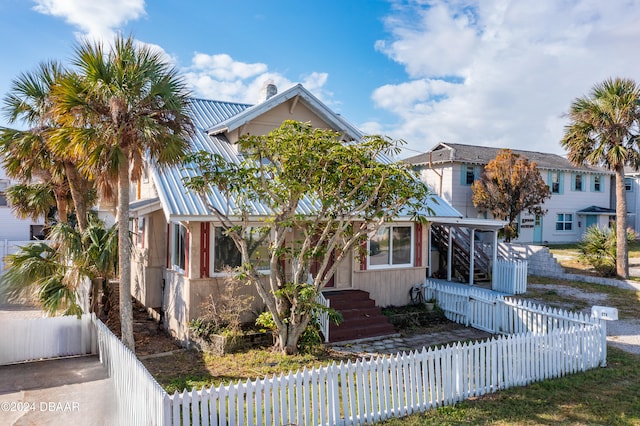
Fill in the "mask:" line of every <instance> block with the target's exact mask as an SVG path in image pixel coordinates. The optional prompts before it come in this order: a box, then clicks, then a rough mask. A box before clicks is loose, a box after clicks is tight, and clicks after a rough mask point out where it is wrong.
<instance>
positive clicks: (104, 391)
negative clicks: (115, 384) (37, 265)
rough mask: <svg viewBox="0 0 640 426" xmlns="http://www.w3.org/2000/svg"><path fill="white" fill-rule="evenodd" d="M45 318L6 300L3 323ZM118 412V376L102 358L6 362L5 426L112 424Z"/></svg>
mask: <svg viewBox="0 0 640 426" xmlns="http://www.w3.org/2000/svg"><path fill="white" fill-rule="evenodd" d="M42 316H43V315H42V311H40V310H39V309H38V308H35V307H32V306H26V305H18V304H0V321H2V320H3V319H5V318H6V319H9V318H11V319H16V318H24V319H28V318H40V317H42ZM1 338H2V336H0V339H1ZM114 412H115V402H114V399H113V390H112V380H111V379H110V378H109V376H108V374H107V370H106V369H105V368H104V366H103V365H102V364H101V363H100V360H99V359H98V357H97V356H81V357H72V358H60V359H53V360H45V361H35V362H27V363H21V364H13V365H3V366H0V426H5V425H37V426H41V425H64V426H76V425H109V424H113V422H111V421H110V415H111V414H112V413H114Z"/></svg>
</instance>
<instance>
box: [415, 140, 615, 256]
mask: <svg viewBox="0 0 640 426" xmlns="http://www.w3.org/2000/svg"><path fill="white" fill-rule="evenodd" d="M500 150H501V148H493V147H483V146H474V145H464V144H458V143H444V142H442V143H439V144H437V145H436V146H434V147H433V148H432V149H431V150H429V151H427V152H426V153H424V154H420V155H416V156H413V157H410V158H407V159H406V160H405V161H407V162H409V163H411V164H413V165H414V167H415V168H416V170H417V171H419V173H420V176H421V178H422V180H423V181H424V182H426V183H427V184H428V185H429V186H430V188H431V189H432V190H433V191H434V192H435V193H437V194H438V195H439V196H441V197H442V198H443V199H445V200H446V201H448V202H449V203H450V204H451V205H452V206H453V207H454V208H455V209H457V210H458V211H459V212H461V213H462V214H463V215H464V216H465V217H469V218H487V217H489V218H491V213H490V212H486V211H482V210H479V209H477V208H476V207H474V205H473V202H472V192H471V185H472V183H473V181H474V180H476V179H479V178H480V176H481V174H482V172H483V170H484V167H485V166H486V165H487V164H488V163H489V161H491V160H493V159H494V158H495V157H496V155H497V154H498V153H499V152H500ZM512 151H513V152H514V153H515V154H518V155H521V156H523V157H526V158H528V159H529V161H531V162H535V163H536V165H537V167H538V169H539V170H540V174H541V176H542V179H543V180H544V181H545V182H547V184H548V185H549V188H550V189H551V194H552V196H551V198H550V199H548V200H547V201H546V202H545V203H544V205H543V207H544V209H546V210H547V213H546V214H545V215H544V216H532V215H529V214H528V213H526V212H523V213H522V214H521V216H520V218H519V220H518V225H519V229H520V235H519V237H518V239H517V242H523V243H546V242H549V243H560V242H575V241H579V240H580V239H581V238H582V235H583V233H584V231H585V230H586V229H587V228H588V227H590V226H592V225H598V226H603V227H607V226H609V224H610V223H611V222H612V221H614V220H615V209H612V208H611V207H612V204H611V202H612V201H611V200H612V196H611V193H612V176H613V173H612V172H611V171H608V170H606V169H602V168H598V167H589V166H575V165H573V164H571V163H570V162H569V160H567V159H566V158H564V157H562V156H560V155H556V154H548V153H542V152H534V151H521V150H512Z"/></svg>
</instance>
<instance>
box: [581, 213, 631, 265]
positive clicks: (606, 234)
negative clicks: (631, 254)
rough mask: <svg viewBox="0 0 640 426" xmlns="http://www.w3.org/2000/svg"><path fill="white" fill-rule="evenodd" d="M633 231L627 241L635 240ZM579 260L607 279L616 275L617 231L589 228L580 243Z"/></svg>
mask: <svg viewBox="0 0 640 426" xmlns="http://www.w3.org/2000/svg"><path fill="white" fill-rule="evenodd" d="M635 238H636V234H635V233H634V232H633V230H631V229H628V230H627V241H628V242H631V241H633V240H635ZM580 252H581V254H580V256H579V259H580V260H581V261H583V262H586V263H587V264H589V265H591V266H592V267H593V268H594V269H595V270H596V272H597V273H599V274H600V275H602V276H605V277H612V276H615V275H616V230H615V228H611V229H604V228H600V227H598V226H591V227H589V228H587V230H586V231H585V233H584V236H583V237H582V242H581V243H580Z"/></svg>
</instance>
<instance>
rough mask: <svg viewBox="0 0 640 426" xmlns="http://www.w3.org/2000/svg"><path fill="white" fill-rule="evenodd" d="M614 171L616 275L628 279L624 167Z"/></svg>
mask: <svg viewBox="0 0 640 426" xmlns="http://www.w3.org/2000/svg"><path fill="white" fill-rule="evenodd" d="M615 171H616V273H617V274H618V276H619V277H620V278H624V279H627V278H629V253H628V250H627V194H626V192H625V189H624V166H623V165H618V166H616V168H615Z"/></svg>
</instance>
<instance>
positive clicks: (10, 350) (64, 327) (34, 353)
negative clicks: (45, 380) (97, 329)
mask: <svg viewBox="0 0 640 426" xmlns="http://www.w3.org/2000/svg"><path fill="white" fill-rule="evenodd" d="M97 348H98V346H97V340H96V335H95V333H94V331H93V324H92V323H91V317H90V316H89V315H83V316H82V318H80V319H78V318H77V317H74V316H67V317H52V318H32V319H5V320H3V321H0V365H7V364H14V363H17V362H24V361H32V360H39V359H47V358H57V357H63V356H73V355H89V354H95V353H96V352H97Z"/></svg>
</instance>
